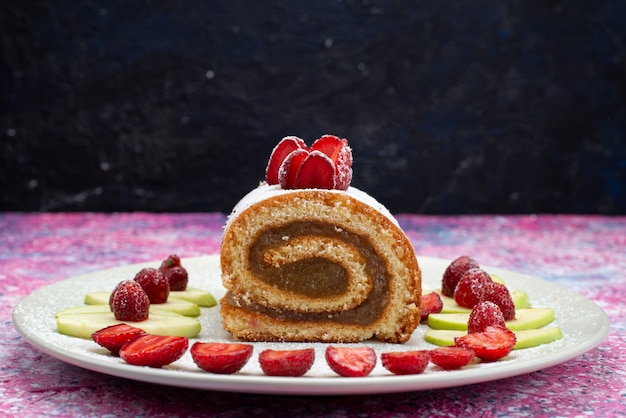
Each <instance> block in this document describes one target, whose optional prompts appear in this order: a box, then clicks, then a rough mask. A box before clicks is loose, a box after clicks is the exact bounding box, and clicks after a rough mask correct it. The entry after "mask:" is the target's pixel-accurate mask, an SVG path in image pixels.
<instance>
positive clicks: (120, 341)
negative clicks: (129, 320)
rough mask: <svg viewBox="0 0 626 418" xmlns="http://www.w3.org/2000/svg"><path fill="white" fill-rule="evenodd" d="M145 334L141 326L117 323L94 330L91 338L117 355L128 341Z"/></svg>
mask: <svg viewBox="0 0 626 418" xmlns="http://www.w3.org/2000/svg"><path fill="white" fill-rule="evenodd" d="M143 335H146V333H145V331H144V330H142V329H140V328H136V327H133V326H130V325H128V324H116V325H110V326H108V327H106V328H102V329H101V330H98V331H96V332H94V333H93V334H91V339H92V340H94V341H95V342H96V343H98V344H99V345H101V346H102V347H104V348H106V349H107V350H109V351H110V352H111V353H112V354H114V355H116V356H117V355H119V353H120V349H121V348H122V347H124V345H126V343H128V342H130V341H133V340H134V339H137V338H139V337H141V336H143Z"/></svg>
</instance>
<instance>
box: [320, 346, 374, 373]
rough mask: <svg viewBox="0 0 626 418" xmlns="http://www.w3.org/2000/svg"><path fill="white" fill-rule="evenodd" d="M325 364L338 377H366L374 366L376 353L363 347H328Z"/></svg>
mask: <svg viewBox="0 0 626 418" xmlns="http://www.w3.org/2000/svg"><path fill="white" fill-rule="evenodd" d="M326 362H327V363H328V365H329V366H330V368H331V369H332V370H333V371H334V372H335V373H337V374H338V375H340V376H344V377H362V376H367V375H368V374H370V373H371V372H372V370H373V369H374V366H376V352H375V351H374V350H373V349H372V348H370V347H365V346H360V347H338V346H334V345H329V346H328V347H327V348H326Z"/></svg>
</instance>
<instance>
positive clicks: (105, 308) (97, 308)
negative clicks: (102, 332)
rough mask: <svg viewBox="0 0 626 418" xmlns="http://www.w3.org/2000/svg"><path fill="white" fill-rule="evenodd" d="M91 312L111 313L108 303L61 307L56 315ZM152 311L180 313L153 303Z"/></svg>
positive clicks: (173, 314)
mask: <svg viewBox="0 0 626 418" xmlns="http://www.w3.org/2000/svg"><path fill="white" fill-rule="evenodd" d="M92 313H97V314H101V313H111V309H110V308H109V305H81V306H74V307H72V308H66V309H63V310H62V311H59V312H57V313H56V317H57V318H58V317H59V316H63V315H76V314H80V315H85V314H92ZM153 313H154V314H160V315H169V316H180V314H177V313H175V312H172V311H168V310H166V309H159V308H157V307H156V306H155V305H151V306H150V315H152V314H153Z"/></svg>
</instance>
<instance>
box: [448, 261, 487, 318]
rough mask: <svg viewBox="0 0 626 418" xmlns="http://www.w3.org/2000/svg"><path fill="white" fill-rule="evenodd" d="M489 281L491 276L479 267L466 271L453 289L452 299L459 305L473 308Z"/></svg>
mask: <svg viewBox="0 0 626 418" xmlns="http://www.w3.org/2000/svg"><path fill="white" fill-rule="evenodd" d="M491 281H492V280H491V276H489V274H488V273H487V272H486V271H484V270H482V269H480V268H473V269H470V270H468V271H466V272H465V273H464V274H463V276H461V280H459V283H458V284H457V285H456V289H454V300H455V301H456V303H458V304H459V305H460V306H463V307H465V308H470V309H471V308H473V307H474V306H476V304H477V303H478V302H480V300H481V298H482V295H483V292H484V290H485V286H487V284H488V283H491Z"/></svg>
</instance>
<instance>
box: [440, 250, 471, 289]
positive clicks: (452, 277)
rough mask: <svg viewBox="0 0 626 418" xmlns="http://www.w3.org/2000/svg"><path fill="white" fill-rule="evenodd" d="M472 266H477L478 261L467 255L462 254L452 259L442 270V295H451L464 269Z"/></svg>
mask: <svg viewBox="0 0 626 418" xmlns="http://www.w3.org/2000/svg"><path fill="white" fill-rule="evenodd" d="M472 268H478V263H477V262H476V261H474V259H473V258H472V257H470V256H469V255H462V256H460V257H458V258H457V259H455V260H453V261H452V262H451V263H450V264H449V265H448V267H447V268H446V271H444V272H443V277H442V278H441V293H442V294H443V295H444V296H448V297H453V296H454V289H456V285H457V284H458V283H459V280H461V277H462V276H463V274H465V272H466V271H468V270H469V269H472Z"/></svg>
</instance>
